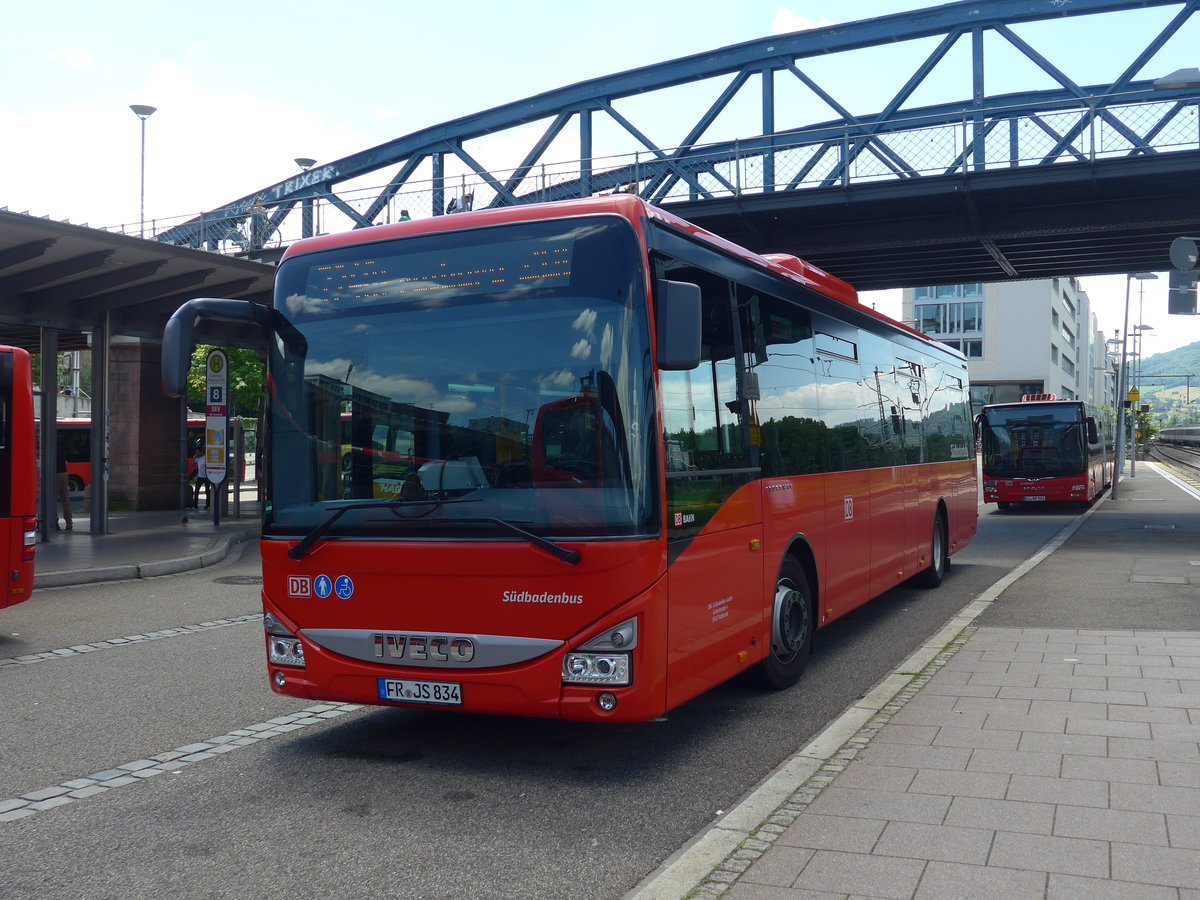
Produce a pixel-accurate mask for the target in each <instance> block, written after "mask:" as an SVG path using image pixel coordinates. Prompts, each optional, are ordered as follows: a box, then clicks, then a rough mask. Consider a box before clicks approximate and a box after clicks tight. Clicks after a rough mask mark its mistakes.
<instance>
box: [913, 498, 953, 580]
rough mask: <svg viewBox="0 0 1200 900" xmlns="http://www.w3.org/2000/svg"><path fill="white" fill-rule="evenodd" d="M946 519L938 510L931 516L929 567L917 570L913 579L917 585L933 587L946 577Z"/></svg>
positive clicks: (948, 561) (947, 561)
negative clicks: (931, 532)
mask: <svg viewBox="0 0 1200 900" xmlns="http://www.w3.org/2000/svg"><path fill="white" fill-rule="evenodd" d="M946 548H947V540H946V519H945V517H944V516H943V515H942V513H941V511H940V510H939V511H938V512H937V513H935V514H934V516H933V535H932V537H931V538H930V540H929V568H927V569H925V570H924V571H921V572H918V573H917V577H916V578H914V579H913V581H914V582H915V583H916V584H917V586H918V587H923V588H935V587H938V586H939V585H941V583H942V579H943V578H945V577H946V567H947V566H948V565H949V564H950V557H949V555H948V554H947V552H946Z"/></svg>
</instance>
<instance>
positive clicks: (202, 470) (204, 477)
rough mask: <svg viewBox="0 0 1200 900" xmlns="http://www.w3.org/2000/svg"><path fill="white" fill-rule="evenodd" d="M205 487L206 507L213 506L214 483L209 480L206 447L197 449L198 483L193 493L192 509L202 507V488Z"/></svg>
mask: <svg viewBox="0 0 1200 900" xmlns="http://www.w3.org/2000/svg"><path fill="white" fill-rule="evenodd" d="M201 488H203V489H204V509H208V508H209V507H210V506H212V484H210V483H209V480H208V466H207V465H206V464H205V462H204V448H203V447H201V448H200V449H199V450H197V451H196V485H195V488H194V489H193V493H192V509H200V489H201Z"/></svg>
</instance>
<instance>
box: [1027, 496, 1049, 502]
mask: <svg viewBox="0 0 1200 900" xmlns="http://www.w3.org/2000/svg"><path fill="white" fill-rule="evenodd" d="M1025 502H1026V503H1045V502H1046V498H1045V497H1026V498H1025Z"/></svg>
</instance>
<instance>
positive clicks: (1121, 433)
mask: <svg viewBox="0 0 1200 900" xmlns="http://www.w3.org/2000/svg"><path fill="white" fill-rule="evenodd" d="M1135 278H1136V279H1137V280H1138V281H1150V280H1152V279H1155V278H1158V276H1157V275H1155V274H1154V273H1153V272H1139V273H1136V274H1134V273H1130V274H1129V275H1126V276H1125V319H1124V324H1123V326H1122V328H1121V368H1120V371H1119V372H1118V377H1117V470H1116V472H1115V473H1113V486H1112V498H1113V499H1114V500H1116V499H1117V498H1118V496H1119V488H1118V486H1119V485H1120V483H1121V473H1122V472H1124V471H1125V420H1126V415H1125V398H1126V396H1127V394H1128V392H1129V287H1130V285H1131V284H1133V280H1134V279H1135Z"/></svg>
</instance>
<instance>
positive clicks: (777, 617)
mask: <svg viewBox="0 0 1200 900" xmlns="http://www.w3.org/2000/svg"><path fill="white" fill-rule="evenodd" d="M202 320H203V321H204V324H203V327H204V329H205V331H206V333H208V334H212V333H213V331H214V330H216V329H219V328H220V327H221V324H222V322H228V323H229V324H230V325H231V326H232V328H231V329H230V335H231V336H232V335H233V334H234V333H241V334H245V333H247V332H248V331H249V330H250V329H247V328H246V325H247V323H249V324H253V325H256V326H257V328H258V332H259V334H260V335H261V343H260V344H259V346H260V347H261V348H262V349H264V350H265V351H266V353H267V355H268V398H267V411H266V419H265V423H264V431H265V435H264V437H265V441H264V443H265V446H264V459H265V460H266V471H267V475H266V479H265V480H266V503H265V514H264V521H263V533H262V543H261V553H262V559H263V584H264V589H263V604H264V612H265V617H264V623H265V628H266V650H267V656H268V671H269V674H270V679H271V684H272V686H273V688H274V690H276V691H277V692H280V693H284V694H289V695H292V696H297V697H304V698H312V699H317V698H319V699H327V700H334V699H336V700H341V701H349V702H356V703H375V704H386V705H399V706H418V707H430V706H433V707H437V708H439V709H445V710H459V711H467V712H482V713H499V714H511V715H525V716H542V717H561V718H566V719H575V720H591V721H610V722H611V721H644V720H648V719H652V718H655V717H657V716H659V715H662V714H663V712H664V711H666V710H668V709H671V708H673V707H675V706H678V705H679V704H681V703H683V702H685V701H687V700H688V699H690V698H692V697H695V696H696V695H698V694H700V693H701V692H703V691H705V690H707V689H709V688H711V687H713V686H714V685H716V684H719V683H721V682H723V681H725V680H727V679H729V678H731V677H733V676H736V675H739V674H741V673H747V674H748V675H750V676H752V677H753V678H755V679H756V680H758V681H759V682H761V683H763V684H764V685H766V686H768V687H770V688H776V689H781V688H785V687H787V686H789V685H791V684H793V683H794V682H796V681H797V680H798V679H799V677H800V674H801V670H802V669H803V668H804V664H805V660H806V658H807V656H808V654H809V651H810V648H811V645H812V640H813V634H814V631H815V630H816V629H817V628H819V627H821V626H824V625H826V624H828V623H829V622H831V621H833V620H834V619H836V618H838V617H839V616H841V615H843V614H845V613H847V612H849V611H850V610H852V609H854V608H855V607H857V606H859V605H860V604H863V603H865V602H867V601H868V600H870V599H871V598H873V597H876V596H878V595H879V594H882V593H884V592H885V591H887V590H888V589H890V588H892V587H895V586H896V585H899V584H901V583H902V582H905V581H906V580H909V579H916V580H917V581H918V582H921V583H924V584H925V585H928V586H936V585H937V584H938V583H940V581H941V579H942V577H943V574H944V572H945V571H946V566H947V564H948V561H949V557H950V555H951V554H952V553H955V552H956V551H958V550H960V549H962V548H963V547H964V546H965V545H966V544H967V542H968V541H970V540H971V538H972V536H973V535H974V534H975V530H976V523H977V506H976V490H977V484H976V478H975V461H974V438H973V433H972V423H971V417H970V407H969V386H968V384H967V369H966V363H965V361H964V359H963V357H962V356H961V354H959V353H958V352H956V351H954V350H951V349H950V348H948V347H946V346H944V345H942V344H940V343H937V342H935V341H932V340H930V339H928V338H926V337H925V336H924V335H922V334H920V333H918V332H916V331H913V330H911V329H909V328H906V327H904V326H903V325H900V324H899V323H897V322H894V321H892V320H891V319H888V318H886V317H884V316H882V315H879V314H877V313H875V312H874V311H872V310H871V309H868V308H866V307H865V306H863V305H861V304H860V303H859V302H858V301H857V296H856V294H855V292H854V290H853V289H852V288H851V287H850V286H849V285H847V284H845V283H844V282H842V281H840V280H838V279H837V278H834V277H832V276H830V275H828V274H826V273H825V272H822V271H821V270H819V269H817V268H815V267H812V266H809V265H807V264H805V263H803V262H802V261H801V260H799V259H797V258H795V257H783V256H775V257H761V256H756V255H754V254H752V253H750V252H748V251H746V250H743V249H740V248H738V247H736V246H734V245H732V244H730V243H729V242H727V241H725V240H723V239H721V238H719V237H717V236H715V235H712V234H709V233H707V232H705V231H703V230H701V229H699V228H697V227H695V226H693V225H691V224H689V223H687V222H686V221H684V220H682V219H679V218H677V217H675V216H673V215H671V214H669V213H667V212H664V211H662V210H659V209H657V208H655V207H653V206H650V205H648V204H646V203H644V202H643V201H641V200H640V199H638V198H637V197H634V196H632V195H619V196H610V197H601V198H593V199H589V200H578V201H569V202H563V203H551V204H545V205H537V206H522V207H515V208H508V209H496V210H487V211H476V212H469V213H463V214H461V215H455V216H449V217H436V218H432V219H427V220H419V221H412V222H405V223H400V224H396V225H388V226H381V227H377V228H370V229H363V230H359V231H354V232H350V233H346V234H338V235H328V236H322V237H319V238H313V239H309V240H306V241H302V242H299V243H297V244H295V245H293V246H292V247H290V248H289V249H288V250H287V251H286V253H285V254H284V257H283V259H282V261H281V264H280V266H279V271H278V274H277V277H276V303H275V306H274V307H273V308H272V307H267V306H263V305H257V304H248V303H243V302H240V301H233V300H217V299H198V300H193V301H190V302H189V303H188V304H185V305H184V306H183V307H182V308H181V309H180V310H179V311H178V312H177V313H176V314H175V316H173V317H172V319H171V321H170V323H169V324H168V326H167V329H166V332H165V334H164V345H163V363H164V371H163V383H164V387H165V389H166V390H167V392H168V393H169V394H172V395H176V396H177V395H178V394H179V393H180V392H181V391H182V390H183V389H184V377H185V373H186V366H187V361H188V359H189V355H190V350H191V346H192V341H193V330H194V328H195V327H196V326H197V324H198V323H200V322H201V321H202ZM347 416H348V418H349V421H350V427H349V437H348V439H347V432H346V429H345V425H344V422H345V421H346V419H347ZM576 418H578V419H580V420H581V421H579V422H577V423H576V422H572V421H571V420H572V419H576ZM347 442H348V443H349V445H350V446H351V447H352V448H356V447H357V448H379V449H380V450H382V452H373V453H354V452H353V451H352V454H351V463H350V465H349V471H347V470H346V466H345V465H344V464H343V462H342V460H343V459H344V455H343V454H342V453H341V451H340V448H341V446H342V445H343V444H344V443H347ZM576 456H582V457H583V459H582V461H576V460H575V457H576ZM407 459H411V462H405V460H407ZM568 460H571V462H570V463H569V464H568ZM376 466H379V467H381V468H380V469H376V468H375V467H376Z"/></svg>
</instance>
